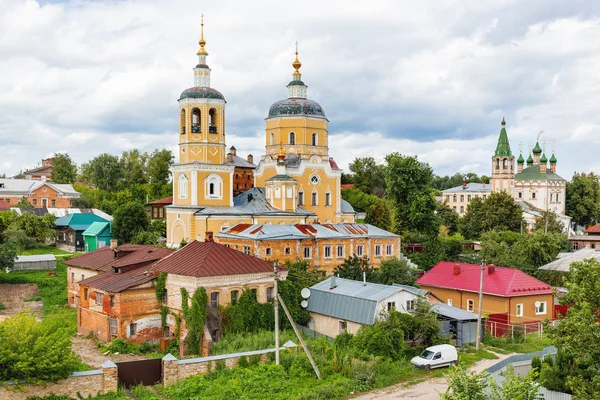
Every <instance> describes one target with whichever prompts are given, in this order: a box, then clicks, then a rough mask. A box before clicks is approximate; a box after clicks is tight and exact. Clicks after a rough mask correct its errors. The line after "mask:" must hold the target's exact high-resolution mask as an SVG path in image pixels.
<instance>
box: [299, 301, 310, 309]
mask: <svg viewBox="0 0 600 400" xmlns="http://www.w3.org/2000/svg"><path fill="white" fill-rule="evenodd" d="M300 305H301V306H302V308H306V307H308V301H306V300H302V303H300Z"/></svg>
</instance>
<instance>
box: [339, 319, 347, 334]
mask: <svg viewBox="0 0 600 400" xmlns="http://www.w3.org/2000/svg"><path fill="white" fill-rule="evenodd" d="M347 329H348V324H347V323H346V321H340V333H345V332H346V331H347Z"/></svg>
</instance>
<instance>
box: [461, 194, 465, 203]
mask: <svg viewBox="0 0 600 400" xmlns="http://www.w3.org/2000/svg"><path fill="white" fill-rule="evenodd" d="M464 201H465V195H464V194H461V195H460V202H461V203H462V202H464Z"/></svg>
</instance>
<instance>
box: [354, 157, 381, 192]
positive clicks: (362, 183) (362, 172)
mask: <svg viewBox="0 0 600 400" xmlns="http://www.w3.org/2000/svg"><path fill="white" fill-rule="evenodd" d="M350 171H352V174H353V181H354V185H355V187H356V188H357V189H359V190H362V191H363V192H365V193H367V194H374V195H378V196H383V194H384V191H385V177H384V173H383V168H382V166H381V165H377V163H376V162H375V159H374V158H373V157H363V158H356V159H355V160H354V161H353V162H352V163H351V164H350Z"/></svg>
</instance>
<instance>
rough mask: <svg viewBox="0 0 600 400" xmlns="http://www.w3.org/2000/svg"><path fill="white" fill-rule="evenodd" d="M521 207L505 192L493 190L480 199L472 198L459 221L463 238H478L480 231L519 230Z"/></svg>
mask: <svg viewBox="0 0 600 400" xmlns="http://www.w3.org/2000/svg"><path fill="white" fill-rule="evenodd" d="M522 223H523V209H522V208H521V207H520V206H519V205H518V204H517V203H516V202H515V200H514V199H513V198H512V196H511V195H509V194H508V193H506V192H493V193H492V194H490V196H489V197H488V198H486V199H485V200H482V199H480V198H477V197H476V198H474V199H473V200H471V203H469V205H468V206H467V212H466V213H465V216H464V217H463V218H462V220H461V221H460V231H461V233H462V235H463V236H464V237H465V238H468V239H479V237H480V236H481V234H482V233H484V232H490V231H492V230H497V231H513V232H520V231H521V228H522V226H523V225H522Z"/></svg>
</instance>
